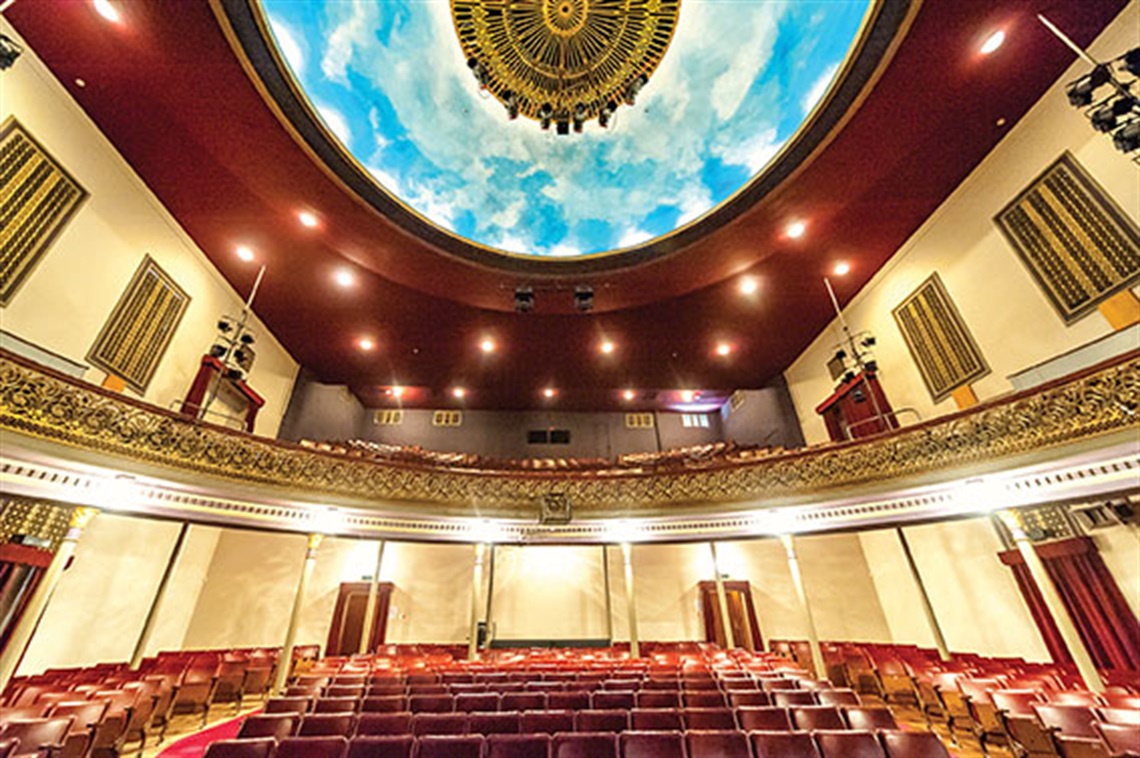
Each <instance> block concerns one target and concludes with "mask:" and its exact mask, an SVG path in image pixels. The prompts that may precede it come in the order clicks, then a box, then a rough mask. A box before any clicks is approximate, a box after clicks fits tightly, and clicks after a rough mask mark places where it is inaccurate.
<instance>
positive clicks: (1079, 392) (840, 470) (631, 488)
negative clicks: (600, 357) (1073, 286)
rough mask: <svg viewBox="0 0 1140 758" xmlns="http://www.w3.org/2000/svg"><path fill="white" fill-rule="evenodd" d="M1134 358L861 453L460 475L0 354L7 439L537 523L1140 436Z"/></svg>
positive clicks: (847, 483)
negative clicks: (668, 468) (231, 419)
mask: <svg viewBox="0 0 1140 758" xmlns="http://www.w3.org/2000/svg"><path fill="white" fill-rule="evenodd" d="M1138 405H1140V352H1136V353H1132V354H1129V355H1127V356H1124V357H1123V358H1122V359H1121V360H1119V361H1118V362H1116V363H1114V364H1112V365H1107V366H1101V367H1098V368H1096V369H1093V370H1090V371H1088V372H1085V373H1083V374H1080V375H1077V376H1074V377H1072V378H1069V379H1067V380H1064V381H1061V382H1057V383H1053V384H1050V385H1046V386H1045V387H1043V388H1039V389H1036V390H1034V391H1029V392H1024V393H1019V394H1016V395H1011V396H1009V397H1007V398H1004V399H999V400H997V401H994V402H991V403H988V404H985V405H982V406H979V407H977V408H975V409H971V410H969V411H965V412H961V413H957V414H954V415H951V416H947V417H944V418H942V419H937V420H934V421H930V422H926V423H924V424H921V425H918V426H913V427H907V428H904V429H901V430H898V431H895V432H892V433H890V434H887V435H883V436H881V437H878V438H875V439H872V440H869V441H865V442H857V443H848V444H843V445H836V446H825V447H820V448H813V449H808V450H804V451H798V452H791V453H785V454H779V455H772V456H769V457H765V458H760V459H756V460H750V461H732V462H727V461H726V462H719V463H717V464H714V465H710V466H708V467H705V468H700V469H691V470H685V471H680V472H669V473H656V474H655V473H644V472H621V471H616V472H607V473H605V474H604V475H599V474H597V473H585V472H558V473H554V472H542V473H538V472H525V473H524V472H514V471H511V472H507V471H457V470H450V469H446V468H429V467H419V466H412V465H407V464H397V463H387V462H382V461H374V460H366V459H360V458H354V457H350V456H345V455H340V454H333V453H324V452H319V451H314V450H310V449H307V448H302V447H299V446H297V445H293V444H290V443H283V442H278V441H276V440H270V439H266V438H259V437H253V436H249V435H245V434H242V433H238V432H233V431H230V430H227V429H221V428H219V427H215V426H212V425H209V424H201V423H197V422H193V421H189V420H187V419H185V418H183V417H181V416H178V415H177V414H174V413H171V412H169V411H165V410H163V409H160V408H156V407H153V406H150V405H147V404H144V403H140V402H138V401H134V400H130V399H127V398H124V397H122V396H119V395H116V394H114V393H110V392H107V391H105V390H102V389H100V388H97V387H94V386H92V385H89V384H86V383H83V382H78V381H76V380H73V379H70V378H68V377H65V376H62V375H58V374H55V373H54V372H51V371H50V370H47V369H43V368H41V367H38V366H35V365H33V364H30V363H27V362H25V361H23V360H22V359H19V358H16V357H14V356H12V355H10V354H2V355H0V430H7V431H12V432H18V433H20V434H22V435H27V436H30V437H33V438H37V439H41V440H47V441H50V442H53V443H56V444H63V445H66V446H69V447H72V448H79V449H82V450H86V451H92V452H96V453H100V454H109V455H111V456H112V457H114V458H118V459H121V460H123V461H124V463H125V464H128V465H126V466H125V467H129V463H130V462H135V463H139V464H148V465H150V466H152V467H153V466H155V465H157V466H158V467H160V468H164V469H167V470H170V471H171V472H182V473H184V474H193V475H197V474H204V475H208V476H211V477H217V478H221V479H224V480H229V481H231V482H235V483H242V484H247V485H258V486H259V487H264V486H271V487H277V488H285V489H284V490H281V491H286V490H288V491H291V492H310V493H312V494H313V496H314V497H315V498H326V499H328V498H343V499H347V500H354V501H366V502H372V503H382V504H383V505H384V506H385V507H388V508H392V507H397V508H398V507H400V506H401V505H405V506H409V507H415V508H416V509H423V508H425V507H426V508H433V507H434V508H439V509H440V510H441V511H444V510H446V511H448V512H452V513H454V512H456V511H460V512H468V513H479V514H493V515H505V514H511V513H514V514H520V513H522V512H524V511H525V512H529V513H533V512H534V509H535V508H536V506H537V504H538V503H539V502H540V501H541V500H542V498H543V497H544V496H546V495H551V494H560V495H565V496H567V497H568V498H569V499H570V502H571V503H572V505H573V508H574V513H575V516H576V517H578V516H583V517H590V516H594V517H597V516H606V515H616V514H635V513H639V512H640V513H646V514H648V513H651V512H654V511H655V510H656V511H660V510H662V509H666V510H672V509H674V508H675V507H677V506H682V505H684V506H701V507H709V506H719V507H721V508H722V509H723V507H725V506H729V507H731V506H732V504H734V503H741V504H743V503H755V502H757V501H760V500H772V499H775V498H781V497H784V498H786V497H793V496H797V495H799V496H802V495H807V494H813V493H817V494H823V493H826V492H828V491H837V490H840V489H843V488H849V487H852V486H856V485H861V484H866V483H868V482H885V481H890V480H899V481H903V480H907V479H913V478H915V477H919V476H922V475H924V474H929V473H930V472H937V471H943V470H951V469H963V470H968V469H969V468H970V467H971V466H974V465H977V464H978V463H982V462H985V463H987V464H989V463H993V462H995V461H999V462H1000V460H1001V459H1003V458H1012V457H1014V456H1018V455H1022V454H1025V453H1029V452H1035V451H1040V450H1045V449H1048V448H1051V447H1056V446H1061V445H1066V444H1071V443H1078V442H1082V441H1086V440H1091V439H1093V438H1096V437H1099V436H1102V435H1106V434H1109V433H1114V432H1121V431H1127V430H1129V429H1140V422H1138V419H1137V416H1136V409H1137V407H1138Z"/></svg>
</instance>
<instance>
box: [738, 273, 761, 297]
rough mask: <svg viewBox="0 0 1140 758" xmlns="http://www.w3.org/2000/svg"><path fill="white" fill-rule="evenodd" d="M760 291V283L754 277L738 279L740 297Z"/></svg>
mask: <svg viewBox="0 0 1140 758" xmlns="http://www.w3.org/2000/svg"><path fill="white" fill-rule="evenodd" d="M758 289H760V282H759V280H757V279H756V277H754V276H742V277H740V294H742V295H755V294H756V290H758Z"/></svg>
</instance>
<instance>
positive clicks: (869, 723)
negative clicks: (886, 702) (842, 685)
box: [842, 707, 899, 731]
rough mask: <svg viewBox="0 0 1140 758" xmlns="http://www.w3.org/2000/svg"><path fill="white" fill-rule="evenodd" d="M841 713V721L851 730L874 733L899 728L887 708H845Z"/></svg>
mask: <svg viewBox="0 0 1140 758" xmlns="http://www.w3.org/2000/svg"><path fill="white" fill-rule="evenodd" d="M842 712H843V720H844V721H846V722H847V726H848V727H849V728H851V729H863V730H867V731H875V730H878V729H898V728H899V725H898V722H896V721H895V717H894V715H892V714H891V711H890V709H888V708H863V707H847V708H844V709H843V711H842Z"/></svg>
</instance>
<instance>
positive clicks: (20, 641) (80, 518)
mask: <svg viewBox="0 0 1140 758" xmlns="http://www.w3.org/2000/svg"><path fill="white" fill-rule="evenodd" d="M98 513H99V511H98V509H96V508H76V509H74V510H73V511H72V512H71V521H70V523H69V524H68V530H67V534H66V535H64V538H63V541H62V542H60V544H59V548H58V549H57V550H56V551H55V555H54V556H52V559H51V563H50V564H48V567H47V569H45V570H44V575H43V576H42V577H40V581H39V584H37V585H36V589H35V590H34V591H33V592H32V596H31V597H30V598H28V604H27V605H26V606H25V607H24V612H23V613H22V614H21V615H20V620H19V622H17V624H16V626H15V628H13V629H12V634H11V636H10V637H8V644H7V646H6V647H5V648H4V652H3V654H2V655H0V692H3V691H4V690H5V689H7V687H8V683H9V682H10V681H12V677H13V676H14V675H15V673H16V669H17V668H18V667H19V665H20V659H21V658H23V657H24V652H25V651H26V650H27V649H28V643H30V642H31V641H32V635H34V634H35V631H36V627H37V626H39V623H40V619H41V618H42V617H43V615H44V611H45V610H47V605H48V601H50V600H51V596H52V594H54V593H55V588H56V587H57V586H59V578H60V576H62V575H63V570H64V568H66V567H67V562H68V561H70V560H71V556H73V555H75V546H76V544H78V542H79V538H80V537H81V536H82V535H83V530H84V529H86V528H87V525H88V524H90V523H91V520H92V519H93V518H95V516H96V514H98Z"/></svg>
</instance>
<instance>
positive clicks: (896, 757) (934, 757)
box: [879, 731, 950, 758]
mask: <svg viewBox="0 0 1140 758" xmlns="http://www.w3.org/2000/svg"><path fill="white" fill-rule="evenodd" d="M879 738H880V739H881V740H882V741H883V748H884V749H885V750H886V752H887V758H950V752H949V751H948V750H947V749H946V746H945V745H943V744H942V740H940V739H938V735H936V734H934V733H933V732H899V731H886V732H880V733H879Z"/></svg>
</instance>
